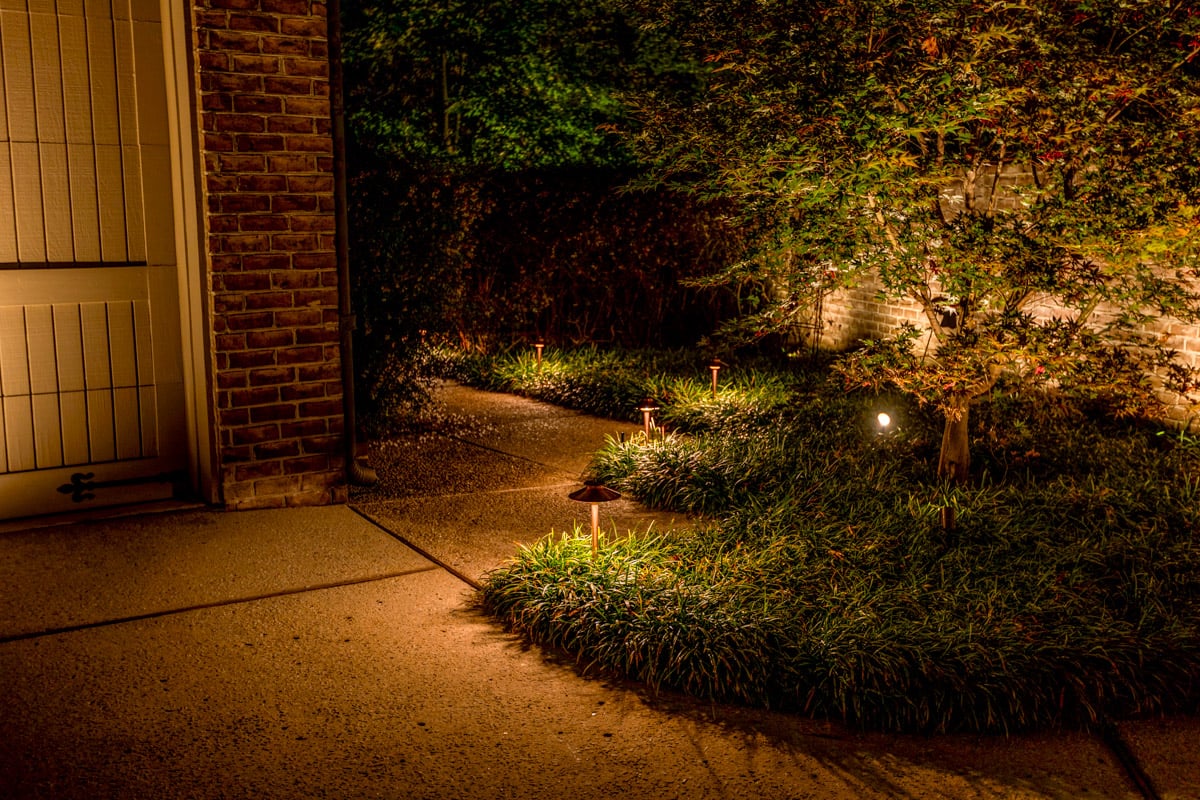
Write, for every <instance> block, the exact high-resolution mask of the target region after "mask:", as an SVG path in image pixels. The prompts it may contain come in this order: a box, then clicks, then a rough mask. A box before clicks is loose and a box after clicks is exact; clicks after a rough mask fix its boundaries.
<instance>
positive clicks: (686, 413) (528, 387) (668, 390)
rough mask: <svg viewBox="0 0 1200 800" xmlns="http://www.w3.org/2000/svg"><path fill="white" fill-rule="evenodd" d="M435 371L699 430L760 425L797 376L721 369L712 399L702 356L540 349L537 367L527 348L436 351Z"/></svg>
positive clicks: (799, 381) (751, 365) (760, 368)
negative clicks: (651, 413)
mask: <svg viewBox="0 0 1200 800" xmlns="http://www.w3.org/2000/svg"><path fill="white" fill-rule="evenodd" d="M435 360H436V363H437V364H438V367H437V369H438V372H439V373H440V374H442V375H443V376H445V377H449V378H454V379H455V380H459V381H462V382H463V383H466V384H468V385H471V386H476V387H479V388H481V389H488V390H491V391H497V392H511V393H513V394H521V395H524V396H526V397H532V398H534V399H536V400H542V401H545V402H548V403H555V404H557V405H560V406H564V407H566V408H573V409H578V410H580V411H586V412H588V413H591V414H596V415H598V416H604V417H609V418H611V419H628V420H632V421H638V422H640V421H641V419H642V417H641V413H640V412H639V411H638V408H640V407H641V406H642V405H643V403H644V401H645V400H647V399H649V400H652V401H654V403H655V405H657V406H659V407H660V410H659V411H658V412H656V414H655V418H656V419H657V420H659V421H660V422H664V423H666V424H668V425H670V426H671V427H673V428H677V429H680V430H687V431H700V430H705V429H709V428H715V427H721V428H722V429H723V430H729V429H730V428H732V427H738V428H743V429H744V428H747V427H752V426H755V425H761V424H763V423H764V422H765V420H767V419H768V418H771V417H773V416H775V415H777V414H778V412H779V410H780V409H782V408H783V407H785V406H786V405H788V404H789V403H790V402H791V401H792V399H793V397H794V395H795V393H796V392H797V391H799V390H800V387H801V386H803V385H804V383H805V381H806V378H805V376H802V375H790V374H787V373H781V372H779V371H778V369H775V368H772V367H771V362H769V361H767V360H765V359H761V358H759V359H753V360H746V361H745V362H741V363H737V364H735V365H733V366H732V367H727V368H725V369H724V371H723V374H724V377H722V378H721V380H720V383H719V386H718V393H717V397H716V398H714V397H713V396H712V382H711V376H710V373H709V370H708V366H707V365H708V364H709V362H710V359H709V358H706V357H705V356H704V355H703V354H702V353H698V352H696V351H694V350H690V351H689V350H661V349H660V350H614V349H599V348H596V347H577V348H558V347H554V346H549V347H546V348H545V349H544V350H543V353H542V363H541V365H540V366H539V365H538V363H537V358H536V351H535V350H534V348H533V347H532V345H529V344H525V345H521V346H519V347H510V348H506V349H503V350H498V351H494V352H488V351H483V350H478V349H476V350H469V351H468V350H462V349H456V348H450V347H442V348H438V349H437V351H436V355H435Z"/></svg>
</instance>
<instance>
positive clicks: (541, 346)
mask: <svg viewBox="0 0 1200 800" xmlns="http://www.w3.org/2000/svg"><path fill="white" fill-rule="evenodd" d="M545 347H546V343H545V342H536V343H535V344H534V345H533V349H534V350H535V351H537V368H538V372H541V371H542V350H544V349H545Z"/></svg>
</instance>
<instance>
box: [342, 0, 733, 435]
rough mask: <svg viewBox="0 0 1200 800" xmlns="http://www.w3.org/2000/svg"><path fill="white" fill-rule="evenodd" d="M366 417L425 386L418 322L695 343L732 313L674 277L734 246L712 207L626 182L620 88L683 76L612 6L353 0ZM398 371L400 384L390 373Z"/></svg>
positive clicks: (441, 334)
mask: <svg viewBox="0 0 1200 800" xmlns="http://www.w3.org/2000/svg"><path fill="white" fill-rule="evenodd" d="M343 7H344V17H345V19H344V27H345V37H344V39H345V53H346V80H347V86H348V92H347V109H348V116H349V120H348V123H349V138H350V144H351V147H350V153H349V157H350V173H351V181H350V202H351V206H350V227H351V232H352V243H351V257H352V264H353V269H352V273H353V275H354V279H355V306H356V308H357V309H359V312H360V319H361V324H360V329H361V331H362V335H360V337H359V339H358V342H357V343H356V344H357V348H358V350H357V352H358V353H360V354H361V355H360V358H359V362H360V364H361V366H362V369H361V370H360V372H361V373H362V375H363V376H364V378H363V382H364V383H365V386H364V391H362V392H360V396H361V397H362V398H363V401H364V408H363V413H362V417H363V418H364V419H366V420H368V421H373V422H374V423H375V424H382V423H383V422H385V421H387V420H389V419H390V418H391V417H392V416H393V415H394V413H396V412H397V411H400V410H403V409H409V408H411V407H413V406H414V402H415V401H417V400H419V398H420V397H421V396H423V394H424V390H423V388H422V387H423V385H424V384H423V382H424V381H426V379H427V376H426V374H425V373H424V372H423V369H424V367H423V365H422V362H421V358H422V354H421V351H420V341H421V338H422V337H421V333H420V332H421V331H426V332H427V335H428V336H430V337H438V338H443V339H451V340H454V341H456V342H458V343H460V344H465V345H485V346H496V345H502V344H505V343H508V342H512V341H518V340H521V339H524V338H541V339H545V340H547V341H550V342H556V343H562V344H568V343H581V342H588V341H604V342H610V343H621V344H625V345H646V344H651V343H654V344H658V345H664V344H665V345H681V344H685V343H691V342H694V341H695V340H696V339H697V338H699V337H700V336H701V335H702V334H703V333H705V332H707V331H708V330H709V329H711V327H712V326H713V325H714V324H715V322H716V320H717V319H718V318H719V317H720V316H721V315H722V314H723V313H724V312H725V309H724V308H723V306H722V304H721V303H720V302H719V301H718V302H708V300H707V298H702V297H700V295H699V292H698V291H697V290H696V289H694V288H685V287H682V286H680V284H679V281H680V278H686V277H694V276H696V275H701V274H704V273H706V272H708V271H709V270H710V269H712V268H713V265H715V264H719V263H722V262H724V261H726V260H728V259H729V258H732V257H735V256H734V255H733V254H735V253H736V252H738V250H739V248H740V246H741V242H740V237H739V236H738V235H737V234H736V233H735V232H734V231H732V230H731V229H730V227H729V226H728V225H726V224H724V222H723V215H724V211H723V209H722V207H721V206H720V204H705V203H699V202H697V201H696V200H695V199H694V198H689V197H685V196H682V195H679V194H675V193H671V192H669V191H643V192H627V191H624V190H623V187H625V185H626V184H627V182H628V180H629V178H630V177H631V176H632V175H633V174H634V170H635V165H634V163H633V160H632V158H631V155H630V153H629V151H628V149H627V147H626V146H625V145H624V144H623V142H622V140H621V139H619V138H618V137H616V136H614V135H612V133H611V130H612V129H613V128H614V126H617V125H619V124H622V123H623V122H625V121H626V119H627V114H626V112H625V110H624V107H623V106H622V105H621V104H620V103H619V102H618V99H617V95H616V93H615V92H616V89H617V88H621V89H625V88H628V87H630V86H632V85H634V84H635V83H636V82H637V81H640V80H643V79H646V80H648V79H650V78H643V77H642V76H653V80H654V81H656V82H658V81H666V82H669V83H674V84H677V85H680V86H682V85H686V84H688V82H689V80H690V79H689V77H688V75H689V74H690V71H691V67H689V66H688V65H687V64H686V63H685V62H681V61H679V60H678V59H677V58H676V57H675V56H674V55H673V53H672V45H671V43H670V41H669V40H668V39H666V38H664V37H662V36H660V35H657V34H653V33H646V34H642V33H639V32H637V31H635V30H634V29H632V28H631V27H629V26H628V25H627V24H626V23H625V22H624V20H623V17H622V16H621V15H620V14H618V13H616V12H614V11H613V10H611V9H610V8H609V7H608V5H607V4H606V3H584V4H580V3H571V2H565V0H536V2H522V3H503V2H483V3H464V2H460V0H365V1H364V2H356V3H347V4H344V6H343ZM398 378H399V381H398V380H397V379H398Z"/></svg>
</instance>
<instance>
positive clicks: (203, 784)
mask: <svg viewBox="0 0 1200 800" xmlns="http://www.w3.org/2000/svg"><path fill="white" fill-rule="evenodd" d="M0 674H3V675H4V676H5V679H4V682H5V691H4V692H3V693H2V695H0V718H3V719H4V725H3V726H2V727H0V794H2V795H3V796H4V797H6V798H11V800H25V799H26V798H55V800H74V799H75V798H80V799H82V798H88V800H91V798H95V797H114V798H115V797H120V798H164V797H188V798H196V799H197V800H207V798H230V797H256V798H320V797H335V798H358V797H364V798H365V797H382V798H411V799H412V800H422V799H424V798H428V799H429V800H434V798H436V799H437V800H453V799H455V798H463V799H464V800H466V799H467V798H469V799H470V800H479V798H521V799H522V800H543V799H544V800H550V799H551V798H555V799H557V798H563V797H570V798H574V799H575V800H593V798H594V799H595V800H600V799H601V798H606V799H607V798H612V797H623V798H631V800H642V799H645V800H665V799H667V798H689V800H706V799H707V798H732V799H733V800H750V798H754V799H755V800H757V799H758V798H772V800H784V799H786V798H831V799H832V800H841V799H843V798H845V799H847V800H848V799H849V798H935V797H936V798H973V799H978V798H1068V797H1070V798H1130V799H1131V800H1133V798H1134V795H1133V794H1132V793H1131V792H1130V791H1129V790H1128V789H1127V788H1126V787H1125V786H1124V785H1123V782H1122V780H1121V777H1120V775H1119V774H1118V772H1117V771H1116V769H1115V768H1114V766H1113V765H1112V763H1111V762H1110V760H1109V759H1108V757H1107V754H1106V753H1105V752H1104V750H1103V749H1102V748H1101V747H1099V746H1098V745H1097V744H1096V743H1095V742H1094V741H1092V740H1089V739H1088V738H1086V737H1082V736H1076V735H1067V736H1054V737H1030V738H1022V739H1014V740H1007V741H997V740H989V739H976V738H955V737H947V738H942V739H933V740H928V739H921V738H907V737H882V736H868V735H858V734H852V733H849V732H846V731H844V730H841V729H839V728H837V727H836V726H832V725H827V724H824V723H819V722H811V721H806V720H801V719H797V718H794V717H784V716H781V715H773V714H770V713H765V712H746V711H744V710H740V709H732V708H725V707H715V708H714V707H710V706H707V705H703V704H695V703H692V702H691V701H689V700H687V699H686V698H679V697H674V696H666V697H660V698H657V699H655V698H648V697H646V696H644V695H643V694H641V693H639V691H638V690H637V688H636V687H633V686H630V685H627V684H623V683H620V682H614V681H605V680H601V679H591V680H588V679H582V678H580V677H578V676H577V674H576V672H575V670H574V668H573V665H569V664H566V665H564V664H561V663H557V662H555V661H554V660H553V659H547V658H545V657H543V655H541V654H540V653H539V652H538V651H537V650H530V649H526V648H524V647H522V646H521V644H520V642H518V641H517V640H515V639H514V638H513V637H511V636H509V635H506V634H504V633H503V632H501V631H499V630H498V629H497V628H496V627H495V626H494V625H493V624H492V623H491V622H490V621H489V620H488V619H486V618H484V617H482V616H481V615H480V614H479V613H478V612H477V611H475V610H474V609H473V608H472V605H471V598H470V596H469V595H467V594H464V591H463V588H462V584H460V583H459V582H457V581H456V580H455V579H453V578H451V577H450V576H448V575H447V574H445V573H443V572H421V573H415V574H412V575H409V576H405V577H396V578H391V579H385V580H379V581H372V582H369V583H361V584H356V585H350V586H341V587H337V588H331V589H325V590H318V591H312V592H308V593H304V594H298V595H287V596H278V597H272V598H266V599H261V600H255V601H250V602H239V603H233V604H230V605H225V606H218V607H212V608H207V609H201V610H195V611H188V612H183V613H178V614H172V615H168V616H164V617H160V618H156V619H149V620H140V621H135V622H129V623H125V624H121V625H111V626H103V627H98V628H93V629H89V630H83V631H77V632H74V633H70V634H65V635H58V636H52V637H44V638H39V639H34V640H24V641H16V642H8V643H5V644H3V645H0Z"/></svg>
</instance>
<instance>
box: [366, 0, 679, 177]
mask: <svg viewBox="0 0 1200 800" xmlns="http://www.w3.org/2000/svg"><path fill="white" fill-rule="evenodd" d="M347 5H348V6H352V8H348V9H347V25H346V27H347V42H346V53H347V64H348V67H349V68H350V70H351V73H352V74H351V80H350V83H351V84H352V86H353V90H352V96H351V102H350V104H351V106H352V107H353V109H354V111H353V116H352V123H353V129H354V131H355V133H356V136H357V138H358V140H359V143H360V145H362V146H364V147H366V148H367V149H369V150H371V151H373V152H375V153H377V154H380V155H387V156H390V157H400V158H404V159H407V160H411V161H417V162H422V163H426V164H440V165H442V166H453V167H457V168H477V169H499V170H522V169H545V168H554V169H561V168H564V167H612V166H628V165H629V163H630V153H629V151H628V149H627V148H626V147H625V146H624V145H623V143H622V142H621V140H620V139H619V138H618V137H615V136H612V135H610V133H609V132H608V131H609V130H610V129H611V127H612V126H613V125H614V123H616V122H619V121H621V120H623V119H624V118H625V117H626V116H627V111H626V107H625V105H624V104H623V103H622V102H621V101H620V99H619V98H618V97H617V96H616V90H617V89H619V88H625V87H628V86H629V85H630V83H631V81H635V80H636V77H635V76H636V75H639V74H643V75H647V74H656V73H659V72H661V68H660V67H659V66H652V65H651V63H650V62H656V63H658V64H662V63H665V62H666V61H667V60H665V59H664V58H663V54H662V50H661V47H662V46H664V45H663V43H660V44H659V45H658V46H656V45H655V44H654V40H655V38H656V37H654V36H653V35H651V36H644V35H639V34H638V32H637V31H635V30H634V29H633V28H631V27H630V26H629V25H628V24H626V22H625V21H624V17H623V16H622V15H620V14H618V13H616V12H614V11H612V10H611V9H610V8H609V6H608V4H607V3H603V2H602V3H576V2H569V0H522V2H519V3H513V2H503V1H502V0H486V1H485V2H467V1H466V0H362V2H356V3H353V4H347ZM639 61H641V62H642V63H643V66H645V67H647V69H643V70H641V71H638V72H635V71H633V70H632V69H631V67H632V65H633V64H634V63H636V62H639Z"/></svg>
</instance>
